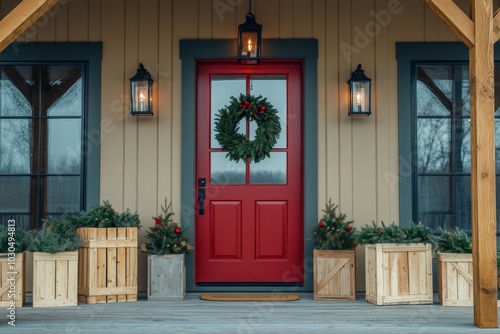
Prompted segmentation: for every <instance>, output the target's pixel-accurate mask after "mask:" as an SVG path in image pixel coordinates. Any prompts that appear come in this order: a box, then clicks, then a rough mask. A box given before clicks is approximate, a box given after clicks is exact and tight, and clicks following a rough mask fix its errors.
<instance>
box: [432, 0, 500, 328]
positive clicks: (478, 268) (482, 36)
mask: <svg viewBox="0 0 500 334" xmlns="http://www.w3.org/2000/svg"><path fill="white" fill-rule="evenodd" d="M424 1H425V2H426V3H427V4H428V5H429V7H430V8H431V9H432V10H433V11H434V12H435V13H436V14H437V15H438V16H439V17H440V18H442V19H443V20H444V21H445V22H446V24H447V25H448V26H450V28H451V29H452V30H453V31H454V32H455V33H456V34H457V35H458V36H459V37H460V38H461V39H462V40H463V42H464V43H465V44H466V45H467V46H468V47H469V59H470V90H471V96H470V101H471V106H470V109H471V110H470V113H471V158H472V166H471V168H472V170H471V199H472V258H473V261H472V262H473V268H474V270H473V271H474V324H475V325H476V326H478V327H483V328H497V327H498V309H497V265H496V232H497V229H496V183H495V119H494V112H495V78H494V56H493V46H494V44H495V42H496V41H497V39H498V37H497V34H496V33H495V32H494V30H493V28H494V26H495V28H496V31H498V23H497V22H498V20H499V18H498V15H499V14H498V12H497V13H496V14H495V19H494V18H493V0H471V17H472V20H471V19H470V18H468V17H467V16H466V15H465V13H464V12H463V11H462V10H461V9H460V8H459V7H458V6H457V5H456V4H455V3H454V2H453V1H452V0H424Z"/></svg>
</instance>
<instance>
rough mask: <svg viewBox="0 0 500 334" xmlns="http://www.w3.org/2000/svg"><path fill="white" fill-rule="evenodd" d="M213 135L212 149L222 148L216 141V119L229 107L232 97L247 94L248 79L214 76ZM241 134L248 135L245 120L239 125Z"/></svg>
mask: <svg viewBox="0 0 500 334" xmlns="http://www.w3.org/2000/svg"><path fill="white" fill-rule="evenodd" d="M211 85H212V87H211V88H212V89H211V106H210V108H211V109H210V110H211V124H212V125H211V131H210V133H211V135H210V138H211V139H210V147H212V148H220V145H219V142H218V141H217V140H216V139H215V131H214V129H215V127H214V123H215V117H216V116H217V115H218V114H219V110H220V109H222V108H224V107H226V106H228V105H229V104H230V103H231V101H230V99H229V98H230V97H231V96H234V97H235V98H238V97H239V96H240V94H245V92H246V79H245V77H229V76H214V77H212V81H211ZM239 127H240V130H239V131H238V132H239V133H242V134H245V133H246V125H245V120H244V119H243V120H242V122H240V124H239Z"/></svg>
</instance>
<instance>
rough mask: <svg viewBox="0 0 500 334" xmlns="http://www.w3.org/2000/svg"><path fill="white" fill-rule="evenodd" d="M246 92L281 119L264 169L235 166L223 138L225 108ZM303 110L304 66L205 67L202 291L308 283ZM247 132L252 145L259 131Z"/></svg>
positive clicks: (200, 174)
mask: <svg viewBox="0 0 500 334" xmlns="http://www.w3.org/2000/svg"><path fill="white" fill-rule="evenodd" d="M242 93H243V94H251V95H254V96H258V95H262V96H263V97H265V98H267V101H268V102H269V103H271V104H272V105H273V106H274V107H275V108H276V109H277V110H278V112H279V116H280V122H281V128H282V130H281V133H280V137H279V139H278V142H277V143H276V145H275V146H274V147H273V149H272V150H271V153H270V154H271V157H270V158H266V159H264V160H263V161H260V162H259V163H255V162H253V161H249V160H248V159H247V161H246V162H244V161H241V160H240V161H239V162H234V161H230V160H229V158H227V157H226V152H225V151H224V150H223V149H221V148H220V145H219V143H218V142H217V140H216V139H215V133H214V120H215V118H216V116H217V114H218V111H219V109H221V108H224V107H225V106H227V105H229V104H230V97H231V96H234V97H239V95H240V94H242ZM302 105H303V103H302V63H301V62H299V61H263V62H262V63H261V64H260V65H257V66H256V65H237V64H235V63H234V62H199V63H198V66H197V101H196V106H197V107H196V108H197V110H196V117H197V120H196V126H197V128H196V180H195V185H197V186H198V189H197V191H196V194H195V196H196V201H197V203H198V204H197V205H198V207H197V208H196V222H195V242H196V244H195V266H196V267H195V280H196V284H200V283H285V284H286V283H303V273H299V274H298V275H297V270H298V268H303V265H302V263H303V253H304V238H303V216H304V215H303V167H302V166H303V163H302ZM239 128H240V131H241V133H244V134H246V135H247V136H248V137H247V138H250V139H252V138H253V136H254V133H255V129H256V124H255V123H254V122H249V123H248V124H247V121H246V120H245V119H243V120H242V123H241V124H240V126H239ZM203 180H205V181H206V183H205V184H204V183H203ZM200 189H205V193H206V199H205V200H204V203H203V209H204V214H201V212H200V211H199V209H200V208H201V206H200V204H201V203H200V201H199V200H198V193H199V191H200ZM202 191H203V190H202Z"/></svg>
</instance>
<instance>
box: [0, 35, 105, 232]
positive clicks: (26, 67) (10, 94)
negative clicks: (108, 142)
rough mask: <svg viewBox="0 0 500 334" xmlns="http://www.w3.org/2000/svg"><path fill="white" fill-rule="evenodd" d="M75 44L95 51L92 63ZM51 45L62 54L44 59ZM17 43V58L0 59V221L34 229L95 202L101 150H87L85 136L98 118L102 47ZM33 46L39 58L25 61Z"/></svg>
mask: <svg viewBox="0 0 500 334" xmlns="http://www.w3.org/2000/svg"><path fill="white" fill-rule="evenodd" d="M64 44H66V47H67V48H65V47H64ZM75 44H79V45H80V46H81V47H83V48H88V50H87V52H86V53H87V55H89V53H92V52H94V53H96V55H94V56H93V57H88V58H90V61H89V59H85V58H86V57H85V56H83V57H81V55H80V57H81V58H80V57H77V56H76V55H73V56H71V46H72V45H75ZM85 45H86V47H85ZM50 46H53V47H55V48H56V49H59V50H60V51H61V53H59V54H58V57H55V58H59V59H55V60H54V61H47V60H46V59H44V58H45V57H44V52H43V50H45V51H46V52H47V51H50V50H51V47H50ZM17 48H18V50H17V52H13V53H12V57H13V58H15V59H18V60H19V61H12V60H10V59H8V58H10V57H9V56H10V55H11V53H10V52H9V50H7V52H6V53H5V54H4V53H2V62H0V224H5V223H6V222H7V220H9V219H14V220H15V221H16V225H17V227H18V228H22V229H34V228H38V227H39V225H40V223H41V220H42V219H43V218H46V217H48V216H58V215H61V214H63V213H64V212H78V211H81V210H84V209H86V205H87V203H88V202H89V200H92V201H93V202H98V197H97V198H96V190H95V188H96V185H97V188H98V182H99V178H98V176H99V174H97V175H96V174H90V173H88V170H89V169H92V170H95V165H96V164H97V166H98V164H99V161H98V160H97V161H96V158H98V155H97V156H96V154H95V153H94V154H92V150H91V149H87V145H88V143H87V140H86V138H87V134H88V133H89V132H90V130H93V132H92V133H94V131H95V129H96V128H95V126H96V124H97V125H98V121H97V122H96V118H100V113H99V109H98V107H97V106H98V105H99V104H100V101H99V94H96V91H95V90H91V89H89V87H90V85H89V83H90V81H94V82H95V80H96V79H98V78H97V77H96V71H97V73H98V72H100V49H101V47H100V43H33V44H26V45H21V46H19V45H18V46H17ZM33 48H35V49H38V52H33V53H31V54H38V56H39V57H40V58H39V59H41V60H40V61H35V60H31V59H29V60H28V61H23V60H25V59H23V58H24V57H23V56H24V55H29V54H30V51H29V50H33ZM25 49H26V52H22V51H23V50H25ZM19 50H21V51H19ZM54 54H57V53H56V52H55V53H54ZM4 55H5V57H4ZM65 55H66V56H67V57H68V58H64V56H65ZM72 57H73V58H75V57H76V58H77V59H78V58H79V59H80V60H76V59H71V58H72ZM5 58H7V59H8V60H6V61H4V59H5ZM92 58H94V59H93V60H92ZM63 60H64V61H63ZM96 67H97V68H96ZM99 76H100V75H99ZM99 80H100V79H99ZM97 86H100V85H99V84H98V83H97ZM96 107H97V108H96ZM97 129H98V128H97ZM95 143H96V141H95V136H94V137H93V142H92V144H95ZM94 151H96V150H95V149H94Z"/></svg>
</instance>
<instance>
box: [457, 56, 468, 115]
mask: <svg viewBox="0 0 500 334" xmlns="http://www.w3.org/2000/svg"><path fill="white" fill-rule="evenodd" d="M455 90H456V92H455V96H457V97H458V96H460V97H461V98H460V99H458V98H457V99H456V101H455V106H454V108H453V110H454V112H453V114H454V115H457V116H469V115H470V82H469V66H467V65H457V66H456V67H455Z"/></svg>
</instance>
